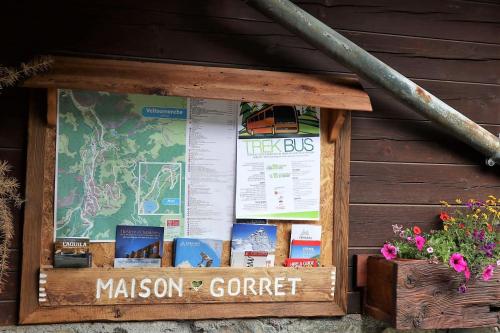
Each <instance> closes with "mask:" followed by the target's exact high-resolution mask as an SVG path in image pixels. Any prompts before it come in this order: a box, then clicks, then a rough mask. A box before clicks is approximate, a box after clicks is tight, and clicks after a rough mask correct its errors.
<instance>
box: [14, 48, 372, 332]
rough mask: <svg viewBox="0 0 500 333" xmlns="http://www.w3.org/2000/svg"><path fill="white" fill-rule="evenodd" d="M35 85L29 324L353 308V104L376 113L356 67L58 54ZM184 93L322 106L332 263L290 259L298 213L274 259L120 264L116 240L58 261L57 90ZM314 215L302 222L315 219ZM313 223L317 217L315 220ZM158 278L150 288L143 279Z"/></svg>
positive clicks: (167, 256)
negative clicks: (80, 262) (84, 257)
mask: <svg viewBox="0 0 500 333" xmlns="http://www.w3.org/2000/svg"><path fill="white" fill-rule="evenodd" d="M25 85H26V86H27V87H30V88H43V89H33V91H32V97H31V101H30V117H29V128H28V135H29V137H28V141H29V143H28V161H27V176H26V206H25V222H24V234H23V235H24V239H23V253H24V255H23V274H22V281H21V306H20V323H21V324H34V323H55V322H76V321H97V320H103V321H133V320H161V319H179V320H180V319H207V318H245V317H258V316H268V317H285V316H338V315H344V314H345V313H346V309H347V265H348V263H347V239H348V227H349V223H348V213H349V212H348V207H349V163H350V158H349V157H350V130H351V128H350V126H351V123H350V113H349V111H371V105H370V101H369V98H368V96H367V95H366V93H365V92H364V91H363V90H362V89H361V87H360V85H359V84H358V82H357V80H356V78H354V77H352V76H349V77H348V76H335V75H328V76H327V75H310V74H299V73H280V72H271V71H257V70H244V69H231V68H217V67H202V66H189V65H173V64H164V63H144V62H137V61H123V60H121V61H119V60H109V59H106V60H103V59H83V58H71V57H56V59H55V64H54V67H53V68H52V69H51V71H50V72H48V73H46V74H43V75H40V76H37V77H34V78H32V79H30V80H28V81H27V82H26V83H25ZM57 88H64V89H84V90H100V91H109V92H124V93H141V94H157V95H174V96H187V97H201V98H216V99H228V100H241V101H258V102H266V103H286V104H295V105H311V106H319V107H321V124H320V127H321V167H320V169H321V189H320V201H321V212H320V216H321V218H320V221H316V222H315V223H318V224H321V226H322V245H321V257H320V262H321V267H316V268H301V269H297V268H289V267H283V263H284V260H285V259H286V258H287V257H288V248H289V238H290V229H291V222H287V221H271V222H272V223H273V224H277V225H278V233H277V247H276V263H275V267H272V268H236V267H229V258H230V246H229V242H225V243H224V250H223V258H222V266H223V267H219V268H198V269H188V268H178V267H169V266H171V258H172V243H171V242H165V244H164V256H163V258H164V259H163V262H162V266H163V267H161V268H148V269H146V268H128V269H118V268H116V269H115V268H113V267H112V266H113V258H114V243H91V252H92V254H93V267H92V268H85V269H63V268H53V267H52V255H53V238H54V226H53V217H54V216H53V214H54V177H55V156H56V147H55V141H56V129H55V123H56V121H55V119H56V115H57V109H56V100H57V98H56V95H55V94H56V89H57ZM306 222H307V221H294V223H306ZM307 223H313V222H307ZM141 284H144V285H148V286H149V288H147V289H148V290H149V291H148V292H145V291H144V290H142V292H141V291H140V289H138V286H141Z"/></svg>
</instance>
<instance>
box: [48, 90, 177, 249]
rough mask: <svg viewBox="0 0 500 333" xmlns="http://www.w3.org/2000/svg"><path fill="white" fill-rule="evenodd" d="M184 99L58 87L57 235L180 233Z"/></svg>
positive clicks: (102, 236) (97, 238) (97, 236)
mask: <svg viewBox="0 0 500 333" xmlns="http://www.w3.org/2000/svg"><path fill="white" fill-rule="evenodd" d="M186 119H187V99H186V98H182V97H166V96H146V95H135V94H116V93H106V92H90V91H76V90H59V93H58V135H57V166H56V168H57V183H56V198H55V199H56V200H55V206H56V208H55V215H56V216H55V218H56V237H89V238H90V239H91V240H93V241H113V240H114V239H115V230H116V226H117V225H119V224H126V225H138V226H167V225H168V227H167V228H166V229H165V238H166V239H171V238H173V237H177V236H179V235H182V234H183V232H184V230H183V229H184V173H185V172H184V170H185V155H186Z"/></svg>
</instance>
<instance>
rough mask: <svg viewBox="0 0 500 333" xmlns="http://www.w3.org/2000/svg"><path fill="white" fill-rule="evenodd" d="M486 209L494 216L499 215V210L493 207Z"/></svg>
mask: <svg viewBox="0 0 500 333" xmlns="http://www.w3.org/2000/svg"><path fill="white" fill-rule="evenodd" d="M486 209H487V210H488V211H489V212H490V213H493V214H496V213H497V210H496V209H495V208H493V207H486Z"/></svg>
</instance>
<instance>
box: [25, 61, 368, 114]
mask: <svg viewBox="0 0 500 333" xmlns="http://www.w3.org/2000/svg"><path fill="white" fill-rule="evenodd" d="M54 58H55V61H54V64H53V67H52V68H51V70H50V71H49V72H47V73H44V74H41V75H38V76H35V77H32V78H30V79H28V80H27V81H26V82H25V83H24V86H26V87H33V88H66V89H83V90H85V89H86V90H102V91H113V92H126V93H141V94H154V95H174V96H188V97H199V98H215V99H227V100H245V101H258V102H266V103H286V104H295V105H312V106H319V107H324V108H331V109H343V110H349V111H372V107H371V104H370V98H369V97H368V95H367V94H366V92H365V91H364V90H363V88H362V87H361V85H360V84H359V81H358V80H357V78H356V77H355V76H353V75H324V74H304V73H288V72H275V71H264V70H251V69H237V68H222V67H207V66H192V65H179V64H167V63H158V62H141V61H129V60H111V59H90V58H77V57H60V56H58V57H54Z"/></svg>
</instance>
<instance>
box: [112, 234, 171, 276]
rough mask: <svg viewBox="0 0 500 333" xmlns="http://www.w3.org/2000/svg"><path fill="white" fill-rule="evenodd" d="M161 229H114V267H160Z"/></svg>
mask: <svg viewBox="0 0 500 333" xmlns="http://www.w3.org/2000/svg"><path fill="white" fill-rule="evenodd" d="M163 233H164V228H163V227H138V226H129V225H118V226H117V227H116V243H115V267H140V266H142V267H160V266H161V256H162V255H163Z"/></svg>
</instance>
